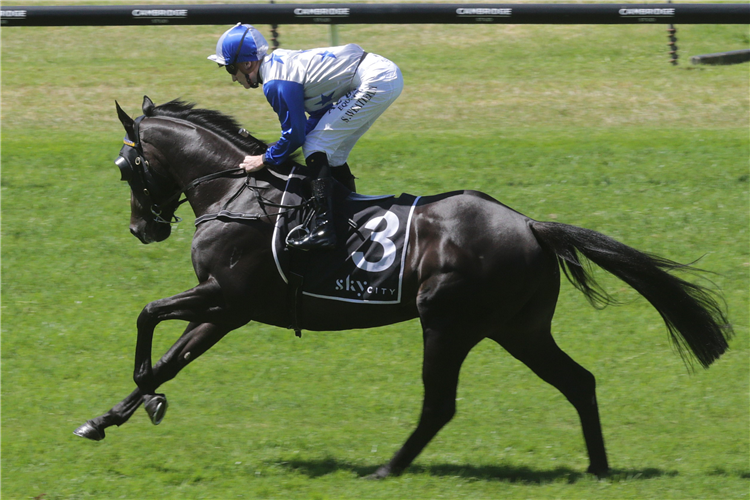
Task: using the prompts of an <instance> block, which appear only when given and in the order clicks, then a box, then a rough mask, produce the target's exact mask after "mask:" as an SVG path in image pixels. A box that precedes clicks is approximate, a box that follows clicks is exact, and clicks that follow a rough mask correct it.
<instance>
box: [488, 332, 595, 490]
mask: <svg viewBox="0 0 750 500" xmlns="http://www.w3.org/2000/svg"><path fill="white" fill-rule="evenodd" d="M492 338H493V340H495V341H496V342H498V343H499V344H500V345H502V346H503V347H504V348H505V349H506V350H507V351H508V352H509V353H510V354H511V355H513V356H514V357H515V358H516V359H518V360H520V361H522V362H523V363H524V364H525V365H526V366H528V367H529V368H531V369H532V370H533V371H534V373H536V374H537V375H538V376H539V377H540V378H541V379H542V380H544V381H545V382H547V383H549V384H550V385H552V386H554V387H556V388H557V389H558V390H559V391H560V392H561V393H562V394H563V395H564V396H565V397H566V398H567V399H568V401H570V403H571V404H572V405H573V406H574V407H575V409H576V411H577V412H578V416H579V418H580V420H581V426H582V427H583V437H584V440H585V441H586V448H587V450H588V454H589V462H590V464H589V468H588V472H590V473H592V474H596V475H597V476H600V477H601V476H604V475H606V474H607V472H608V470H609V465H608V463H607V454H606V451H605V450H604V437H603V436H602V428H601V423H600V421H599V408H598V405H597V403H596V380H595V379H594V376H593V375H592V374H591V372H589V371H588V370H586V369H585V368H583V367H582V366H581V365H579V364H578V363H576V362H575V361H573V359H571V358H570V356H568V355H567V354H565V352H563V351H562V349H560V347H558V345H557V344H556V343H555V340H554V339H553V338H552V334H551V333H550V330H549V328H545V329H544V330H543V331H542V332H540V333H537V334H529V335H514V336H513V337H512V338H509V337H507V336H502V337H492Z"/></svg>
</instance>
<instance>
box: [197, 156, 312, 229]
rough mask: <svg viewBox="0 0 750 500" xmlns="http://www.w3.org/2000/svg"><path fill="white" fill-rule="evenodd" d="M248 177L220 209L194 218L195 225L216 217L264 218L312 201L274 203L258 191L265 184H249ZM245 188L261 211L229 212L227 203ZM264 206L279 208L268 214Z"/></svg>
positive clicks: (229, 203)
mask: <svg viewBox="0 0 750 500" xmlns="http://www.w3.org/2000/svg"><path fill="white" fill-rule="evenodd" d="M240 170H243V169H242V168H240ZM243 172H244V170H243ZM275 175H276V174H275ZM290 175H291V174H290ZM202 179H204V178H201V179H198V180H199V181H200V180H202ZM250 179H251V178H250V177H248V178H247V179H246V180H245V182H244V183H243V184H242V186H240V189H238V190H237V192H236V193H234V194H233V195H232V196H231V197H230V198H229V200H227V202H226V203H224V206H222V207H221V210H219V211H218V212H216V213H213V214H204V215H201V216H200V217H197V218H196V219H195V225H196V227H197V226H198V225H199V224H202V223H204V222H207V221H211V220H217V219H228V220H259V219H263V218H266V217H274V216H278V215H283V214H285V213H288V212H291V211H293V210H298V209H300V208H304V207H307V206H309V205H310V204H311V203H312V200H307V201H304V202H302V203H300V204H298V205H283V204H279V203H274V202H272V201H269V200H267V199H266V198H264V197H263V196H262V195H261V193H260V191H261V190H262V189H268V188H267V187H266V186H258V185H257V184H256V185H251V184H250ZM193 182H195V181H193ZM191 184H192V183H191ZM196 185H197V184H196ZM245 189H249V190H252V191H253V192H254V193H255V196H256V197H257V198H258V202H259V205H260V208H261V210H262V211H263V213H259V214H258V213H255V214H253V213H241V212H231V211H229V210H228V208H229V205H231V204H232V202H233V201H235V200H236V199H237V198H239V196H240V194H242V192H243V191H244V190H245ZM266 207H272V208H280V209H281V210H279V211H278V212H276V213H275V214H269V213H268V212H266Z"/></svg>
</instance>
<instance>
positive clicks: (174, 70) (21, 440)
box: [0, 2, 750, 500]
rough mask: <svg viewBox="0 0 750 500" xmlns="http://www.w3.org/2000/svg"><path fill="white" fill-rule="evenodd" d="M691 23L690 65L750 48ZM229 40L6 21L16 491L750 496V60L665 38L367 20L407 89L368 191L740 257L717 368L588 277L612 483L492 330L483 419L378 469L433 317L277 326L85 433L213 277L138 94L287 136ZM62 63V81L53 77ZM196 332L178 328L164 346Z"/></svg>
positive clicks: (591, 363) (563, 312)
mask: <svg viewBox="0 0 750 500" xmlns="http://www.w3.org/2000/svg"><path fill="white" fill-rule="evenodd" d="M8 3H12V2H5V3H4V5H5V4H8ZM19 3H22V2H19ZM159 3H164V2H159ZM678 29H679V31H678V37H679V38H680V42H679V45H680V49H681V53H682V54H683V55H685V59H686V57H687V55H688V54H698V53H707V52H715V51H718V50H733V49H738V48H747V46H748V44H749V43H750V40H749V39H748V33H747V29H746V27H741V26H739V27H735V26H724V27H718V26H685V27H680V26H678ZM220 31H221V29H220V28H216V27H173V28H163V27H159V28H146V27H144V28H133V27H131V28H80V29H79V28H75V29H74V28H55V29H35V28H28V29H23V28H13V29H3V30H2V32H1V33H0V36H1V37H2V125H3V127H2V216H3V221H2V222H3V224H2V307H3V309H2V313H3V314H2V403H3V404H2V479H3V481H2V497H3V498H8V499H26V498H35V497H39V496H40V495H42V494H44V495H45V496H44V497H43V498H45V499H46V500H50V499H74V498H75V499H78V498H81V499H84V498H96V499H110V498H128V499H143V498H174V499H191V498H196V499H198V498H210V499H224V498H304V499H312V498H320V499H327V498H388V499H393V498H571V499H572V498H638V499H640V498H654V499H656V498H658V499H663V498H674V499H682V498H696V499H697V498H721V499H726V498H747V497H748V491H749V489H750V488H749V486H750V467H749V466H748V459H749V458H750V447H749V443H748V434H749V432H748V431H749V428H750V426H749V420H750V415H749V410H748V408H749V407H750V404H749V401H748V395H749V394H750V387H749V384H748V382H749V381H750V376H749V375H750V374H749V373H748V372H749V370H748V366H749V364H748V304H749V303H750V301H749V297H748V291H749V289H750V280H749V279H748V274H749V273H750V255H749V250H750V239H749V236H748V229H750V228H749V221H748V213H749V212H748V209H749V208H750V203H749V201H750V198H749V197H748V178H749V175H748V174H749V173H750V172H748V157H749V141H748V132H749V131H750V124H749V123H748V90H749V88H748V87H749V85H748V73H747V66H744V67H743V66H734V67H705V68H703V67H700V68H698V67H691V66H688V65H686V64H683V65H682V66H680V67H678V68H672V67H671V66H669V65H668V63H667V55H666V53H665V51H664V50H663V49H664V48H665V46H666V45H665V44H666V35H665V33H664V30H663V27H656V26H632V27H631V26H628V27H605V26H592V27H581V26H554V27H550V26H493V27H486V26H481V27H473V26H471V27H468V26H424V27H422V26H420V27H406V28H402V27H374V26H361V27H359V26H351V27H342V28H341V39H342V41H344V42H349V41H356V42H358V43H361V44H362V45H363V46H365V47H367V49H368V50H372V51H373V52H380V53H382V54H384V55H386V56H388V57H391V58H392V59H394V60H395V61H397V62H398V63H399V65H400V66H401V68H402V70H403V71H404V75H405V77H406V79H407V89H406V90H405V92H404V95H403V96H402V97H401V98H400V99H399V101H397V103H396V104H395V105H394V106H393V108H392V109H391V110H389V111H388V113H386V114H385V115H384V116H383V118H382V119H381V120H380V121H379V122H378V124H377V125H376V126H375V127H374V128H373V130H372V131H371V132H370V133H369V134H368V135H367V136H366V137H365V138H363V139H362V141H360V144H359V145H358V146H357V148H355V152H354V154H353V157H352V165H353V166H354V169H355V173H356V175H358V176H359V177H360V186H361V188H360V189H361V190H363V191H364V192H368V193H398V192H402V191H408V192H412V193H414V194H432V193H436V192H441V191H447V190H451V189H457V188H472V189H481V190H482V191H485V192H487V193H489V194H491V195H493V196H495V197H496V198H498V199H500V200H502V201H503V202H505V203H507V204H509V205H511V206H513V207H514V208H517V209H519V210H520V211H522V212H524V213H526V214H528V215H529V216H531V217H534V218H537V219H543V220H548V219H554V220H559V221H561V222H567V223H572V224H576V225H580V226H584V227H589V228H591V229H595V230H599V231H602V232H604V233H606V234H608V235H610V236H613V237H615V238H617V239H620V240H621V241H623V242H625V243H627V244H629V245H632V246H635V247H636V248H639V249H642V250H646V251H651V252H655V253H659V254H662V255H665V256H667V257H670V258H673V259H676V260H681V261H691V260H694V259H696V258H698V257H700V256H703V259H702V261H701V263H700V265H701V267H704V268H706V269H709V270H711V271H714V272H716V273H717V274H716V275H713V276H710V279H711V280H712V281H713V282H714V283H716V285H717V286H719V287H720V288H721V289H722V291H723V292H724V294H725V297H726V300H727V304H728V307H729V311H730V317H731V319H732V320H733V322H734V325H735V328H736V330H737V334H738V335H737V338H735V339H734V340H733V341H732V343H731V346H732V350H731V351H730V352H729V353H728V354H727V355H726V356H724V357H723V358H722V359H721V360H719V361H718V362H717V363H716V364H715V365H714V366H713V367H711V369H709V370H708V371H701V372H697V373H696V374H694V375H688V374H687V373H686V371H685V369H684V367H683V366H682V364H681V361H680V359H679V357H678V356H676V355H675V354H674V353H673V352H672V349H671V347H670V346H669V344H668V341H667V334H666V331H665V329H664V327H663V325H662V324H661V322H660V319H659V318H658V315H657V313H656V312H655V311H653V310H652V309H651V308H650V306H648V304H646V303H644V301H643V300H641V299H639V298H638V297H636V296H635V294H634V293H633V292H632V291H630V290H628V289H626V288H624V286H622V285H620V284H619V283H617V282H615V281H613V280H609V279H607V278H605V279H604V280H605V282H606V283H607V284H608V288H609V289H610V290H614V291H615V292H616V293H617V294H618V296H619V297H620V298H621V299H622V300H623V301H624V302H626V305H624V306H622V307H615V308H608V309H606V310H604V311H595V310H593V309H591V308H590V306H589V305H588V304H587V303H586V301H585V300H584V299H583V297H582V296H581V295H580V294H578V292H576V291H575V290H573V289H572V288H571V287H570V286H567V285H565V286H564V287H563V291H562V294H561V298H560V302H559V306H558V313H557V315H556V317H555V323H554V330H555V332H556V339H557V340H558V342H559V343H560V345H561V346H562V347H563V348H564V349H565V350H566V351H567V352H568V353H569V354H570V355H571V356H572V357H573V358H574V359H576V360H577V361H579V362H580V363H581V364H583V365H584V366H586V367H587V368H588V369H589V370H591V371H592V372H593V373H594V374H595V375H596V376H597V382H598V397H599V402H600V407H601V412H602V420H603V427H604V435H605V440H606V442H607V445H608V451H609V454H610V462H611V464H612V466H613V468H614V475H613V477H612V478H611V479H609V480H606V481H597V480H595V479H593V478H591V477H588V476H587V475H585V474H583V471H584V470H585V468H586V465H587V459H586V456H585V449H584V446H583V440H582V437H581V432H580V426H579V424H578V422H577V417H576V415H575V414H574V410H573V409H572V407H571V406H570V405H569V404H568V403H567V402H566V401H565V400H564V398H563V397H562V396H560V395H559V394H558V393H556V392H555V391H554V390H553V389H551V388H550V387H548V386H546V385H544V384H543V383H542V382H541V381H539V380H538V379H537V378H536V377H535V376H534V375H533V374H531V373H530V372H529V370H528V369H526V368H525V367H523V366H521V365H519V364H518V363H517V362H516V361H515V360H513V359H512V358H511V357H510V356H509V355H507V354H506V353H505V352H503V351H502V350H500V349H499V348H497V347H496V346H494V345H490V344H489V343H482V344H480V345H479V346H478V347H477V348H476V349H475V350H474V351H473V352H472V353H471V355H470V356H469V358H468V360H467V362H466V364H465V365H464V369H463V371H462V377H461V386H460V388H459V395H458V397H459V399H460V401H459V402H458V405H459V413H458V415H457V417H456V418H455V419H454V421H453V422H451V423H450V424H449V425H448V426H447V427H446V428H445V429H444V430H443V431H442V432H441V433H440V434H439V435H438V437H437V438H436V439H435V440H434V441H433V442H432V443H431V444H430V445H429V446H428V448H427V449H426V450H425V452H424V453H423V454H422V455H421V456H420V457H419V458H418V459H417V461H416V462H415V465H414V467H412V468H411V469H410V470H409V471H408V472H407V473H406V474H405V475H404V476H402V477H400V478H394V479H390V480H388V481H384V482H376V483H372V482H367V481H362V480H360V479H358V478H359V477H360V476H362V475H365V474H367V473H370V472H372V471H373V470H374V469H375V468H376V467H377V466H378V465H379V464H381V463H382V462H384V461H386V460H388V459H389V458H390V456H391V454H392V453H393V452H394V451H395V450H396V449H397V448H398V446H400V445H401V443H402V442H403V441H404V439H405V438H406V437H407V435H408V433H409V432H410V431H411V430H412V428H413V425H414V423H415V420H416V418H417V416H418V412H419V408H420V399H421V393H422V389H421V384H420V379H419V373H420V364H421V339H420V335H419V326H418V324H417V322H414V321H412V322H407V323H403V324H400V325H394V326H391V327H388V328H382V329H378V330H370V331H354V332H348V333H309V332H306V333H305V334H304V337H303V339H301V340H299V339H295V338H294V336H293V334H292V333H291V332H288V331H285V330H279V329H276V328H271V327H267V326H264V325H257V324H251V325H249V326H247V327H245V328H243V329H241V330H238V331H237V332H235V333H233V334H232V335H230V336H228V337H227V338H226V339H225V340H224V341H222V342H221V343H220V344H219V345H217V346H216V347H215V348H214V349H213V350H212V351H210V352H209V353H207V354H206V355H205V356H204V357H203V358H202V359H201V360H200V361H198V362H197V363H195V364H194V365H191V367H190V368H188V369H187V370H186V371H185V372H184V373H182V374H180V376H179V377H178V378H177V379H176V380H175V381H173V382H170V383H169V384H167V385H166V386H165V388H164V390H165V392H166V393H167V394H168V395H169V398H170V403H171V408H170V411H169V414H168V417H167V419H166V421H165V422H164V424H162V425H161V426H159V427H153V426H151V424H150V423H148V421H147V419H146V418H144V414H143V412H142V411H139V412H138V413H137V414H136V415H135V416H134V417H133V418H132V419H131V421H130V422H128V423H127V424H126V425H125V426H123V427H122V428H113V429H111V430H110V431H109V432H108V436H107V439H106V440H105V441H103V442H101V443H90V442H85V441H83V440H81V439H77V438H75V437H74V436H73V435H72V434H71V432H72V430H73V429H74V428H75V427H76V426H77V425H79V424H80V423H82V422H83V421H85V420H86V419H88V418H91V417H93V416H96V415H98V414H100V413H102V412H104V411H106V410H107V409H108V408H109V407H110V406H112V405H113V404H115V403H116V402H118V401H119V400H120V399H121V398H122V397H124V396H125V395H126V394H128V393H129V392H130V390H132V381H131V372H132V360H133V349H134V343H135V336H134V331H133V330H134V323H135V317H136V315H137V312H138V311H139V310H140V308H142V307H143V306H144V305H145V304H146V303H147V302H149V301H151V300H154V299H156V298H161V297H164V296H167V295H170V294H173V293H175V292H176V291H180V290H183V289H186V288H188V287H191V286H193V285H194V280H195V278H194V276H193V273H192V269H191V265H190V257H189V246H190V239H191V237H192V233H193V229H192V224H191V222H192V221H191V220H190V219H191V218H190V216H189V215H190V214H189V211H188V210H186V209H183V210H182V215H183V216H185V219H186V221H185V222H184V223H183V224H181V225H180V226H179V227H178V228H177V230H176V231H175V232H174V233H173V235H172V237H171V238H170V239H169V240H168V241H166V242H164V243H162V244H159V245H151V246H143V245H140V244H139V243H138V242H137V241H136V240H135V239H134V238H133V237H132V236H130V235H129V234H128V231H127V221H128V213H129V207H128V203H127V199H128V193H127V188H126V187H125V186H124V185H122V184H121V183H119V182H118V180H117V179H118V174H117V172H116V169H115V168H114V166H113V165H112V164H111V161H112V159H113V158H114V157H115V156H116V154H117V151H118V149H119V147H120V138H121V136H122V129H121V126H120V125H119V123H118V122H117V119H116V115H115V113H114V106H113V103H112V101H113V100H114V99H117V100H119V101H120V103H121V104H122V105H123V106H124V107H125V109H126V110H127V111H129V112H130V113H132V114H138V113H139V112H138V107H139V105H140V101H141V98H142V95H143V94H148V95H150V96H151V97H152V98H153V99H154V100H155V102H157V103H161V102H164V101H166V100H169V99H172V98H174V97H177V96H182V97H184V98H187V99H190V100H195V101H197V102H199V104H200V105H201V106H205V107H211V108H216V109H221V110H222V111H225V112H228V113H231V114H234V115H235V116H237V117H238V118H240V119H241V121H242V122H243V123H246V124H247V126H248V127H249V128H251V129H252V130H254V131H257V132H258V133H259V134H260V135H261V136H262V137H264V138H266V139H268V140H274V139H275V138H276V134H277V131H276V130H277V127H278V125H277V123H276V121H275V117H274V116H273V115H272V113H271V112H270V109H268V106H267V104H265V102H264V100H263V97H262V95H260V93H259V92H255V93H250V92H242V91H240V90H239V89H238V88H232V87H231V86H230V85H229V84H228V82H227V81H226V80H227V78H226V75H222V74H221V73H219V72H218V71H215V68H213V67H211V65H210V64H209V63H208V62H207V61H205V56H206V55H207V54H208V53H210V52H211V50H212V48H213V46H214V44H215V40H216V37H217V36H218V34H219V32H220ZM41 35H43V40H44V43H39V37H40V36H41ZM281 35H282V38H281V40H282V44H283V45H284V46H285V47H289V48H296V47H310V46H322V45H326V44H327V31H326V29H325V28H322V27H299V26H297V27H295V26H284V27H282V29H281ZM441 44H445V45H447V47H448V48H449V49H450V50H451V51H454V52H451V53H453V54H456V55H457V57H458V60H456V61H455V62H454V63H453V64H451V63H449V62H447V61H446V57H445V55H444V53H443V52H439V51H436V50H435V47H436V46H441ZM84 53H85V54H86V59H85V60H84V59H83V58H82V54H84ZM685 59H683V61H684V60H685ZM37 62H40V63H41V65H42V68H43V69H44V71H40V72H36V71H29V68H30V67H34V66H32V64H33V63H37ZM181 328H182V325H180V324H165V325H163V326H161V327H160V328H159V330H158V331H157V336H156V338H155V349H154V351H155V353H159V352H163V351H164V350H165V349H166V348H167V347H168V346H169V345H170V344H171V342H172V341H173V340H174V339H175V337H176V336H177V335H179V333H180V331H181Z"/></svg>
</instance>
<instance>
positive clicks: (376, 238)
mask: <svg viewBox="0 0 750 500" xmlns="http://www.w3.org/2000/svg"><path fill="white" fill-rule="evenodd" d="M304 179H305V176H303V175H300V174H298V173H296V172H295V171H294V170H293V171H292V172H291V173H290V175H289V180H288V181H287V185H286V189H285V192H284V195H283V197H282V200H281V205H285V206H288V205H299V204H302V203H303V202H304V200H305V198H306V197H307V196H306V192H305V184H304ZM419 199H420V197H418V196H413V195H409V194H402V195H400V196H394V195H384V196H363V195H361V194H357V193H352V192H350V191H348V190H347V189H345V188H344V187H343V186H341V185H340V184H338V183H335V188H334V225H335V227H336V234H337V236H338V240H339V245H338V247H336V248H335V249H333V250H327V251H310V252H300V251H295V250H292V249H289V248H287V246H286V240H287V238H289V237H294V236H300V234H299V232H304V231H307V230H309V229H308V226H307V223H309V222H310V219H311V218H312V213H311V212H312V208H309V209H304V210H292V211H286V212H283V213H282V214H281V215H280V216H279V217H278V218H277V220H276V224H275V227H274V234H273V240H272V245H273V255H274V259H275V261H276V267H277V270H278V272H279V274H280V276H281V278H282V279H283V280H284V281H285V282H286V283H287V284H289V285H290V286H289V289H290V297H289V302H290V307H291V312H292V318H293V321H292V322H293V324H292V325H291V327H292V328H293V329H294V330H295V332H296V333H297V335H298V336H299V335H300V329H301V328H302V325H303V319H302V318H301V317H300V311H301V302H302V300H303V296H310V297H316V298H320V299H326V300H337V301H343V302H351V303H360V304H371V305H378V304H399V303H400V302H401V287H402V279H403V267H404V259H405V257H406V249H407V247H408V244H409V228H410V225H411V219H412V215H413V213H414V209H415V207H416V206H417V204H418V203H419Z"/></svg>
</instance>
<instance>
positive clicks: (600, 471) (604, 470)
mask: <svg viewBox="0 0 750 500" xmlns="http://www.w3.org/2000/svg"><path fill="white" fill-rule="evenodd" d="M586 472H588V473H589V474H594V475H595V476H596V477H597V478H598V479H605V478H606V477H608V476H609V467H606V466H605V467H598V468H595V467H592V466H589V468H588V469H587V470H586Z"/></svg>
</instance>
